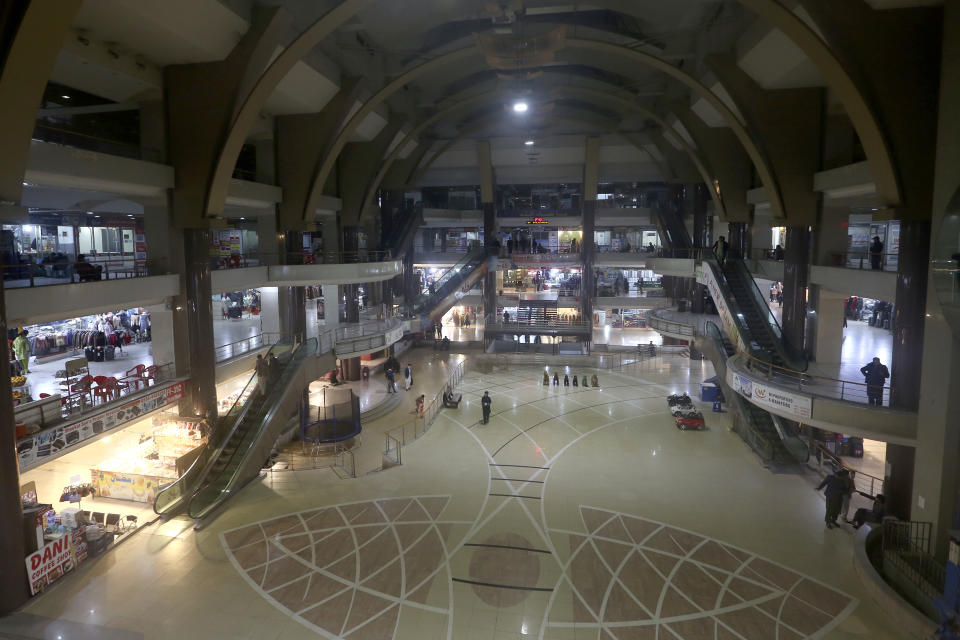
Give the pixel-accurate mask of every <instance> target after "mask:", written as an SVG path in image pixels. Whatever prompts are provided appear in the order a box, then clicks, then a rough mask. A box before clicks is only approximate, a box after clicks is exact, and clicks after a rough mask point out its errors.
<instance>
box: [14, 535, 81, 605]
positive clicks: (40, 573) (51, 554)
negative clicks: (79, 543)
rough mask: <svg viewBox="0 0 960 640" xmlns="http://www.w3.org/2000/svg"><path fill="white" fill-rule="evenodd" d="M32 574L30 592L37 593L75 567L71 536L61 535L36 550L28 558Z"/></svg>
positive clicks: (29, 569) (28, 566) (28, 572)
mask: <svg viewBox="0 0 960 640" xmlns="http://www.w3.org/2000/svg"><path fill="white" fill-rule="evenodd" d="M26 564H27V574H28V575H29V576H30V593H31V594H33V595H37V594H38V593H40V592H41V591H43V590H44V589H45V588H46V586H47V585H49V584H50V583H51V582H53V581H54V580H56V579H57V578H59V577H60V576H62V575H63V574H65V573H66V572H68V571H70V570H72V569H73V565H74V560H73V546H72V545H71V544H70V536H61V537H60V538H57V539H56V540H52V541H51V542H49V543H47V544H46V545H44V546H43V548H42V549H40V550H39V551H34V552H33V553H31V554H30V555H28V556H27V558H26Z"/></svg>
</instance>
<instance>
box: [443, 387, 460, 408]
mask: <svg viewBox="0 0 960 640" xmlns="http://www.w3.org/2000/svg"><path fill="white" fill-rule="evenodd" d="M462 398H463V394H460V393H458V394H456V395H454V393H453V391H451V390H450V387H447V388H446V390H445V391H444V392H443V406H444V407H445V408H447V409H458V408H460V400H461V399H462Z"/></svg>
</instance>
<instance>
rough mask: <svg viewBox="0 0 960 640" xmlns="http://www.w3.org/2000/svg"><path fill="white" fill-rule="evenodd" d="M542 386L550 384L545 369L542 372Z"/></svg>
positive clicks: (548, 375)
mask: <svg viewBox="0 0 960 640" xmlns="http://www.w3.org/2000/svg"><path fill="white" fill-rule="evenodd" d="M543 386H545V387H549V386H550V374H549V373H547V372H546V371H544V372H543Z"/></svg>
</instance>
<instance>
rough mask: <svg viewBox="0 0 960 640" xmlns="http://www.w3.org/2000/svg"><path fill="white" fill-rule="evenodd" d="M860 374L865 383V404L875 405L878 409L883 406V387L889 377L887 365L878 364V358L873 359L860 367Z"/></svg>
mask: <svg viewBox="0 0 960 640" xmlns="http://www.w3.org/2000/svg"><path fill="white" fill-rule="evenodd" d="M860 373H862V374H863V376H864V378H866V383H867V402H868V403H869V404H872V405H873V404H875V405H877V406H878V407H879V406H882V405H883V385H884V384H885V383H886V379H887V378H889V377H890V370H889V369H887V365H885V364H881V363H880V358H874V359H873V362H871V363H870V364H868V365H866V366H864V367H862V368H861V369H860Z"/></svg>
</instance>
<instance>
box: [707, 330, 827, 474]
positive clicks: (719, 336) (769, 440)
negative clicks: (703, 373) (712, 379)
mask: <svg viewBox="0 0 960 640" xmlns="http://www.w3.org/2000/svg"><path fill="white" fill-rule="evenodd" d="M700 342H701V343H702V344H701V345H700V350H701V352H702V353H704V354H706V355H707V356H708V357H709V358H710V359H711V360H712V361H713V366H714V370H716V372H717V379H718V381H719V382H720V387H721V389H722V390H723V395H724V397H725V398H727V402H728V404H729V406H731V407H733V409H734V410H735V411H736V413H737V414H738V417H739V420H734V430H735V431H736V432H737V433H738V434H739V435H740V437H741V438H743V440H744V441H745V442H746V443H747V444H748V445H749V446H750V447H751V448H752V449H753V450H754V451H756V453H757V454H758V455H759V456H760V457H761V458H762V459H763V460H764V461H766V462H769V463H772V464H776V465H786V464H795V463H797V462H799V463H801V464H802V463H805V462H806V461H807V458H808V457H809V455H810V453H809V449H808V448H807V445H806V443H804V442H803V440H801V439H800V438H799V436H798V435H795V434H793V433H792V429H791V427H790V426H789V425H788V424H786V423H785V421H784V420H783V419H781V418H780V417H779V416H777V415H775V414H772V413H770V412H768V411H764V410H763V409H761V408H760V407H758V406H756V405H755V404H753V403H751V402H748V401H747V400H745V399H744V398H743V397H742V396H741V395H740V394H739V393H737V392H735V391H733V390H732V389H730V388H729V386H728V385H727V383H726V379H727V376H726V373H727V358H729V357H730V356H733V355H735V354H736V347H734V345H733V343H731V342H730V341H729V340H728V339H727V337H726V336H725V335H724V334H723V332H722V331H721V330H720V329H719V327H717V325H715V324H714V323H712V322H707V323H706V335H705V336H703V337H701V338H700Z"/></svg>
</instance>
